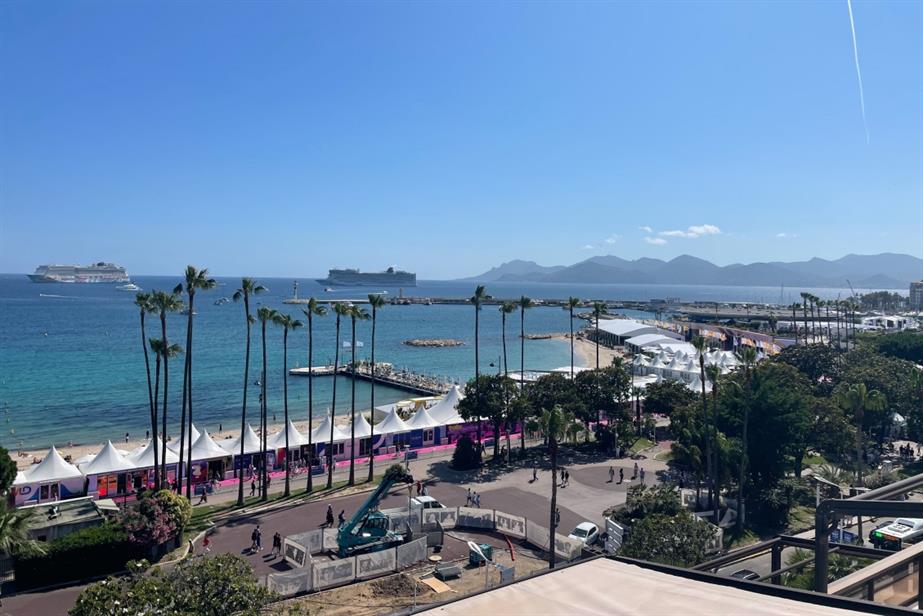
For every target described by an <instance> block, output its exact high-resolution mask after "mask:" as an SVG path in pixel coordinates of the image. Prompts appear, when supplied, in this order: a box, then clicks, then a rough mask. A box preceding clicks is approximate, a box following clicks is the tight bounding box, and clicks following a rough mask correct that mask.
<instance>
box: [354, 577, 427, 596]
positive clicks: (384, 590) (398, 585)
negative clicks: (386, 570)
mask: <svg viewBox="0 0 923 616" xmlns="http://www.w3.org/2000/svg"><path fill="white" fill-rule="evenodd" d="M414 585H416V587H417V592H418V593H422V592H425V591H427V590H428V588H427V587H425V586H423V584H420V583H419V582H416V581H415V580H413V579H411V578H410V576H408V575H406V574H404V573H400V574H398V575H389V576H388V577H384V578H380V579H377V580H373V581H371V582H369V591H370V592H371V593H372V596H373V597H400V596H405V595H412V594H413V587H414Z"/></svg>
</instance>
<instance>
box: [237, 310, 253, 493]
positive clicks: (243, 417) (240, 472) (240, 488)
mask: <svg viewBox="0 0 923 616" xmlns="http://www.w3.org/2000/svg"><path fill="white" fill-rule="evenodd" d="M244 312H245V314H246V321H247V351H246V353H245V354H244V400H243V403H242V404H241V408H240V460H239V461H238V464H239V468H237V505H238V506H242V505H243V504H244V434H245V433H246V431H247V385H248V384H249V381H250V296H249V295H247V294H246V293H244Z"/></svg>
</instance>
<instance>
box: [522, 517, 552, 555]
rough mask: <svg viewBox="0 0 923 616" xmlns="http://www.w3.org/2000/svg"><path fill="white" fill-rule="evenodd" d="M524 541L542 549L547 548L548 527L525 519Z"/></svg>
mask: <svg viewBox="0 0 923 616" xmlns="http://www.w3.org/2000/svg"><path fill="white" fill-rule="evenodd" d="M526 541H528V542H529V543H531V544H532V545H534V546H536V547H538V548H541V549H543V550H547V549H548V529H547V528H545V527H544V526H542V525H541V524H536V523H535V522H533V521H532V520H526Z"/></svg>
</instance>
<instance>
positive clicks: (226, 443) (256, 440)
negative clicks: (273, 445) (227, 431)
mask: <svg viewBox="0 0 923 616" xmlns="http://www.w3.org/2000/svg"><path fill="white" fill-rule="evenodd" d="M220 447H221V448H222V449H224V450H225V451H227V452H229V453H232V454H234V455H238V456H239V455H240V437H239V436H237V437H234V438H232V439H224V440H223V441H221V443H220ZM262 447H263V446H262V443H260V437H259V436H257V435H256V432H254V431H253V427H252V426H251V425H250V424H247V429H246V430H244V454H248V453H256V452H258V451H259V450H260V449H262Z"/></svg>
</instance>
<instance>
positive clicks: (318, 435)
mask: <svg viewBox="0 0 923 616" xmlns="http://www.w3.org/2000/svg"><path fill="white" fill-rule="evenodd" d="M392 412H393V411H392ZM330 422H331V419H330V415H327V416H325V417H324V420H323V421H322V422H320V425H319V426H317V428H315V429H314V434H313V435H311V442H313V443H329V442H330ZM375 432H378V430H375ZM348 440H349V434H347V433H346V432H344V431H343V429H342V428H340V426H338V425H336V424H334V426H333V442H334V443H337V442H340V441H348Z"/></svg>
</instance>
